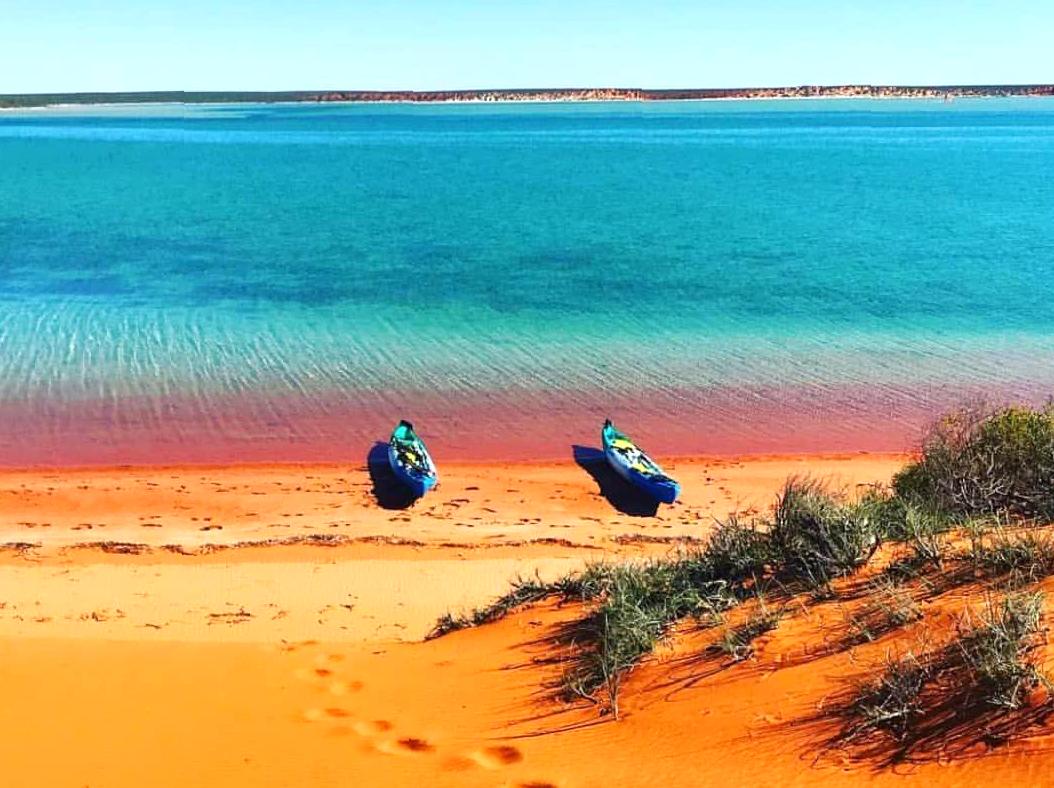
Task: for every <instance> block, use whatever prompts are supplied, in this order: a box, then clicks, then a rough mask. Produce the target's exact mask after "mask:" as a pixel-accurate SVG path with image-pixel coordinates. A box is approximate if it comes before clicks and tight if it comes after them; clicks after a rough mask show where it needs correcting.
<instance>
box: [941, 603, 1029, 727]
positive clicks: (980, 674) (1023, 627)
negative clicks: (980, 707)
mask: <svg viewBox="0 0 1054 788" xmlns="http://www.w3.org/2000/svg"><path fill="white" fill-rule="evenodd" d="M1042 616H1043V595H1042V594H1041V593H1038V592H1037V593H1018V594H1008V595H1007V596H1006V597H1004V598H1003V600H1002V601H1001V602H1000V603H998V604H996V603H994V602H992V601H991V600H989V601H988V604H987V607H986V608H985V610H984V612H983V613H982V614H981V616H980V621H979V623H978V624H977V625H976V626H973V627H972V628H970V629H969V630H968V631H966V632H965V633H963V634H962V635H961V636H960V637H959V640H958V646H959V649H960V651H961V655H962V663H963V665H964V666H965V667H966V668H967V670H968V671H969V672H970V674H971V678H972V683H973V685H974V686H975V687H976V688H977V690H978V691H979V692H980V694H981V697H982V698H983V700H984V701H985V702H986V703H988V704H991V705H993V706H999V707H1001V708H1004V709H1017V708H1020V707H1021V706H1022V705H1024V703H1025V702H1026V700H1027V698H1028V692H1029V690H1031V689H1033V688H1035V687H1037V686H1039V685H1040V684H1044V685H1046V684H1047V679H1046V677H1045V676H1044V675H1043V674H1042V673H1041V672H1040V670H1039V668H1038V667H1037V666H1036V663H1035V659H1034V656H1033V653H1032V652H1033V650H1034V649H1035V647H1036V645H1037V640H1038V636H1039V633H1040V624H1041V621H1042Z"/></svg>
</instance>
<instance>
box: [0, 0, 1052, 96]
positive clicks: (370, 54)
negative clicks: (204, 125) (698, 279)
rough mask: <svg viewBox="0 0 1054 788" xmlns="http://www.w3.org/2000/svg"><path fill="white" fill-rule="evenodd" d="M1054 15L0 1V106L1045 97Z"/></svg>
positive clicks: (644, 3) (964, 0) (527, 0)
mask: <svg viewBox="0 0 1054 788" xmlns="http://www.w3.org/2000/svg"><path fill="white" fill-rule="evenodd" d="M1051 41H1054V0H1004V1H1003V2H995V1H994V0H993V1H991V2H982V1H981V0H957V1H956V2H952V1H951V0H912V1H910V2H909V1H908V0H855V1H853V0H845V1H841V2H840V1H837V0H800V1H799V2H792V1H791V0H784V1H783V2H780V1H779V0H739V1H738V2H716V1H715V0H695V1H694V2H693V1H692V0H343V1H341V0H284V1H279V0H0V93H38V92H74V91H134V90H298V89H304V90H320V89H349V90H351V89H358V90H371V89H372V90H392V89H406V90H441V89H459V88H461V89H464V88H517V87H586V86H611V87H644V88H676V87H746V86H756V85H801V84H841V83H882V84H980V83H1022V82H1024V83H1032V82H1054V54H1052V53H1054V44H1052V43H1051Z"/></svg>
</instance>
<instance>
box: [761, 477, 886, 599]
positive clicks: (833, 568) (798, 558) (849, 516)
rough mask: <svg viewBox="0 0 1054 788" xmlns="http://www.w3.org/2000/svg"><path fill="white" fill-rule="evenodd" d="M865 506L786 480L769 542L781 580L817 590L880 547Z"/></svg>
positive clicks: (806, 482) (810, 484)
mask: <svg viewBox="0 0 1054 788" xmlns="http://www.w3.org/2000/svg"><path fill="white" fill-rule="evenodd" d="M869 515H870V508H869V507H868V506H864V507H860V506H852V505H850V504H848V503H846V502H845V501H844V500H843V499H842V498H840V497H838V496H835V495H833V494H832V493H831V492H829V491H828V490H827V489H826V487H824V486H823V485H822V484H821V483H819V482H817V481H815V480H811V479H795V478H792V479H789V480H788V481H787V483H786V485H785V486H784V488H783V492H782V493H781V495H780V498H779V501H778V502H777V505H776V510H775V512H774V514H773V521H772V530H771V539H772V542H773V549H774V551H775V555H776V560H777V562H778V566H779V570H780V572H781V574H783V575H784V576H786V577H788V578H790V579H793V580H801V581H804V582H806V583H808V584H809V585H811V586H813V587H814V588H816V587H822V586H825V585H827V584H829V583H830V581H831V580H833V579H834V578H837V577H841V576H844V575H848V574H851V573H852V572H854V571H856V570H857V569H858V568H859V567H860V566H862V565H863V564H864V563H866V562H867V559H868V558H870V557H871V555H872V554H873V553H874V552H875V550H876V549H877V547H878V543H879V535H878V532H877V530H876V527H875V525H874V522H873V521H872V519H871V517H870V516H869Z"/></svg>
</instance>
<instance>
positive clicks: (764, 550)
mask: <svg viewBox="0 0 1054 788" xmlns="http://www.w3.org/2000/svg"><path fill="white" fill-rule="evenodd" d="M694 558H695V570H696V571H697V574H698V575H699V576H700V577H705V578H706V579H710V580H713V579H721V580H725V581H727V582H729V583H742V582H743V581H745V580H748V579H752V578H758V577H761V576H762V575H764V574H765V572H766V571H767V570H768V568H769V567H770V566H771V565H772V564H773V563H774V562H775V560H776V555H775V553H774V551H773V547H772V539H771V538H770V536H769V534H768V533H767V532H765V531H762V530H760V529H759V528H758V524H757V523H756V522H750V523H743V522H741V521H740V520H739V519H738V518H737V517H736V516H735V515H733V516H732V517H730V518H729V519H728V520H726V521H725V522H723V523H718V525H717V527H716V528H715V529H714V532H713V533H712V534H711V535H710V539H709V541H708V542H707V543H706V547H705V548H704V549H703V550H701V551H698V552H697V553H695V555H694Z"/></svg>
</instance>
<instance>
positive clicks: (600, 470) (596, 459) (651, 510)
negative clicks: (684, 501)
mask: <svg viewBox="0 0 1054 788" xmlns="http://www.w3.org/2000/svg"><path fill="white" fill-rule="evenodd" d="M571 452H572V454H573V456H574V458H575V462H576V463H577V464H578V465H579V467H581V468H582V470H584V471H585V472H586V473H588V474H589V475H590V476H592V477H593V481H595V482H596V483H597V487H598V488H599V490H600V494H601V495H603V496H604V498H606V499H607V502H608V503H610V504H611V505H612V506H613V507H614V508H615V510H616V511H619V512H621V513H622V514H628V515H630V516H631V517H654V516H655V514H656V513H657V512H658V511H659V502H658V501H656V500H655V499H654V498H652V497H651V496H650V495H648V494H647V493H645V492H643V491H642V490H639V489H637V488H636V487H634V486H633V485H632V484H630V483H629V482H627V481H626V480H625V479H623V478H622V477H621V476H619V475H618V474H617V473H615V471H614V469H613V468H612V467H611V466H610V465H609V464H608V461H607V458H606V457H605V456H604V452H602V451H601V450H600V449H594V448H592V447H591V446H578V445H575V446H572V447H571Z"/></svg>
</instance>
